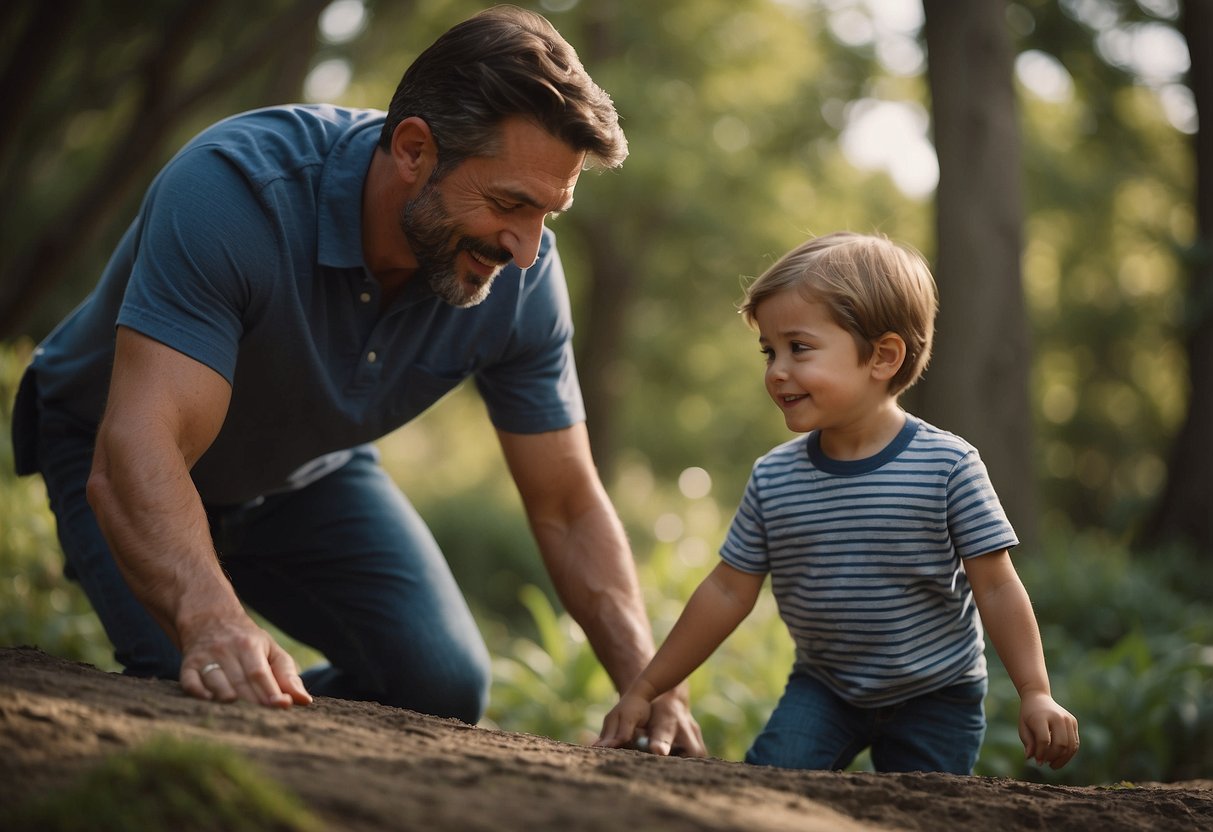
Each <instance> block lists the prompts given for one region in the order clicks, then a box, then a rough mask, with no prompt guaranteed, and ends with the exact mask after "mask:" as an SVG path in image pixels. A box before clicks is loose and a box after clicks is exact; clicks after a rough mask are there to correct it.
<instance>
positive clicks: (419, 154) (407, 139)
mask: <svg viewBox="0 0 1213 832" xmlns="http://www.w3.org/2000/svg"><path fill="white" fill-rule="evenodd" d="M391 153H392V163H393V165H394V166H395V168H396V171H397V172H398V173H399V174H400V178H401V179H402V180H403V181H404V183H405V184H406V185H415V184H417V183H419V182H424V181H426V180H427V179H429V177H430V174H431V173H432V172H433V171H434V168H435V166H436V165H437V164H438V145H437V143H436V142H435V141H434V134H433V133H431V132H430V126H429V125H428V124H426V123H425V120H424V119H422V118H419V117H417V116H409V117H408V118H406V119H404V120H402V121H401V122H400V123H399V124H397V125H396V130H395V131H394V132H393V133H392V145H391Z"/></svg>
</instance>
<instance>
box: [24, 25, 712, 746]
mask: <svg viewBox="0 0 1213 832" xmlns="http://www.w3.org/2000/svg"><path fill="white" fill-rule="evenodd" d="M626 155H627V145H626V140H625V139H624V136H623V133H622V131H621V130H620V129H619V125H618V119H617V115H616V113H615V111H614V108H613V106H612V104H611V101H610V98H609V97H608V96H607V94H606V93H605V92H603V91H602V90H601V89H600V88H598V87H597V86H596V85H595V84H594V83H593V81H591V80H590V78H589V77H588V76H587V75H586V73H585V70H584V69H583V68H582V66H581V64H580V62H579V61H578V59H577V56H576V54H575V53H574V51H573V50H572V48H571V47H570V46H569V45H568V44H567V43H566V42H565V41H564V40H563V39H562V38H561V37H560V35H559V34H558V33H557V32H556V31H555V29H553V28H552V27H551V25H550V24H549V23H548V22H547V21H546V20H544V19H543V18H542V17H540V16H538V15H535V14H532V13H530V12H525V11H522V10H520V9H517V8H513V7H499V8H496V9H491V10H489V11H486V12H484V13H481V14H479V15H477V16H476V17H473V18H471V19H470V20H468V21H465V22H464V23H462V24H460V25H458V26H456V27H454V28H453V29H451V30H450V31H449V32H447V33H446V34H445V35H443V36H442V37H441V38H440V39H439V40H438V41H436V42H435V43H434V44H433V45H432V46H431V47H430V48H429V49H427V50H426V51H425V52H424V53H423V54H422V55H421V56H420V57H419V58H418V59H417V61H416V62H415V63H414V64H413V65H412V66H411V67H410V68H409V70H408V71H407V72H406V73H405V75H404V77H403V79H402V80H401V83H400V86H399V88H398V89H397V92H396V95H395V96H394V98H393V100H392V103H391V106H390V108H389V111H388V113H386V115H385V114H384V113H380V112H375V111H354V110H345V109H339V108H334V107H300V106H296V107H284V108H272V109H268V110H262V111H257V112H254V113H247V114H244V115H241V116H236V117H233V118H231V119H228V120H226V121H224V122H220V123H219V124H218V125H215V126H214V127H212V128H210V129H209V130H207V131H205V132H203V133H202V134H201V135H200V136H198V137H197V138H195V139H194V140H193V141H192V142H191V143H190V144H188V145H187V146H186V147H185V148H184V149H183V150H182V151H181V152H179V153H178V154H177V156H176V157H175V158H174V159H173V160H172V161H171V162H170V163H169V164H168V165H167V166H166V168H165V169H164V170H163V171H162V172H161V173H160V175H159V176H158V177H157V178H156V180H155V182H154V183H153V184H152V186H151V188H150V189H149V191H148V193H147V195H146V197H145V200H144V202H143V205H142V207H141V209H140V212H139V215H138V216H137V217H136V219H135V221H134V223H133V224H132V226H131V228H130V229H129V230H128V232H127V233H126V235H125V236H124V238H123V239H122V241H121V243H120V244H119V246H118V249H117V251H116V252H115V253H114V255H113V258H112V259H111V261H110V263H109V265H108V266H107V268H106V271H105V273H104V275H103V276H102V279H101V281H100V283H99V285H98V287H97V289H96V290H95V291H94V292H93V293H92V294H91V295H90V296H89V298H88V299H87V300H86V301H85V302H84V303H83V304H82V305H81V306H80V308H78V309H77V310H76V311H75V312H74V313H73V314H72V315H71V316H70V317H69V318H68V319H66V320H65V321H64V322H63V323H62V324H61V325H60V326H59V327H58V328H57V329H56V330H55V332H53V333H52V334H51V335H50V336H49V337H48V339H47V340H46V341H45V342H44V343H43V344H42V345H41V346H40V347H39V349H38V350H37V352H36V354H35V358H34V361H33V363H32V366H31V368H30V371H29V372H28V373H27V375H26V378H25V379H24V380H23V383H22V390H21V393H20V394H19V396H18V403H17V411H18V412H17V415H16V417H15V418H14V444H15V447H16V450H17V457H18V468H19V470H20V471H21V472H23V473H32V472H33V471H35V470H37V471H40V472H41V473H42V475H43V477H44V479H45V480H46V483H47V489H48V493H49V495H50V501H51V506H52V508H53V510H54V512H55V515H56V518H57V521H58V527H59V535H60V540H61V541H62V544H63V549H64V552H65V554H66V558H67V569H68V572H69V574H71V575H73V576H74V577H75V578H76V579H78V580H79V581H80V583H81V584H82V585H83V587H84V589H85V591H86V592H87V594H88V596H89V598H90V599H91V601H92V603H93V606H94V608H95V609H96V611H97V613H98V615H99V616H100V618H101V620H102V622H103V623H104V625H105V627H106V631H107V633H108V634H109V636H110V638H111V640H112V641H113V643H114V646H115V655H116V657H117V658H118V660H119V661H120V662H121V663H122V664H123V665H124V666H125V667H126V670H127V672H128V673H132V674H137V675H143V676H159V677H169V678H179V679H180V683H181V686H182V688H183V689H184V690H185V691H186V692H187V693H188V694H190V695H191V696H195V697H199V698H202V699H213V700H218V701H232V700H236V699H241V700H246V701H250V702H257V703H261V704H263V705H269V706H278V707H289V706H291V705H292V704H304V703H307V702H309V701H311V695H312V694H323V695H328V696H339V697H346V698H359V699H370V700H376V701H380V702H384V703H387V704H391V705H397V706H401V707H408V708H413V709H416V710H420V711H425V712H428V713H433V714H438V715H444V716H452V717H457V718H460V719H463V720H466V721H469V722H475V721H476V720H478V719H479V718H480V716H481V715H482V713H483V710H484V707H485V703H486V699H487V692H488V685H489V662H488V656H487V651H486V649H485V646H484V643H483V641H482V640H481V637H480V635H479V633H478V632H477V630H476V627H475V624H474V622H473V620H472V617H471V615H470V613H469V611H468V609H467V606H466V603H465V601H464V599H463V597H462V595H461V594H460V592H459V590H458V588H457V587H456V585H455V583H454V580H453V579H452V577H451V574H450V571H449V569H448V567H447V564H446V562H445V560H444V559H443V556H442V554H441V552H440V551H439V550H438V547H437V545H436V543H435V542H434V540H433V538H432V537H431V535H430V533H429V531H428V529H426V527H425V525H424V523H423V522H422V521H421V520H420V518H419V517H418V516H417V515H416V513H415V512H414V510H413V509H412V507H411V505H410V504H409V503H408V502H407V500H406V498H405V497H404V495H403V494H402V493H401V492H400V491H399V489H398V488H396V487H395V486H394V485H393V484H392V483H390V482H389V481H388V479H387V477H386V475H385V474H384V472H383V471H382V469H381V468H380V467H379V465H378V464H377V457H376V454H375V452H374V449H373V448H372V447H371V446H370V445H368V444H367V443H369V442H371V441H372V440H374V439H376V438H378V437H380V436H383V435H384V434H386V433H388V432H389V431H391V430H393V429H395V428H396V427H398V426H399V425H401V424H403V423H405V422H407V421H408V420H409V419H411V418H412V417H414V416H415V415H417V414H418V413H420V412H421V411H423V410H424V409H425V408H427V407H428V406H429V405H431V404H432V403H434V402H435V401H437V400H438V399H439V398H440V397H441V396H442V395H444V394H445V393H446V392H448V391H449V390H451V389H452V388H453V387H454V386H455V385H457V384H458V383H459V382H460V381H461V380H463V379H464V378H466V377H472V378H474V379H475V381H476V383H477V386H478V388H479V390H480V392H481V395H482V397H483V398H484V400H485V402H486V406H487V408H488V412H489V415H490V417H491V419H492V421H493V424H494V426H495V428H496V430H497V435H498V438H499V440H500V444H501V447H502V449H503V451H504V454H505V458H506V461H507V463H508V466H509V469H510V472H511V474H512V476H513V478H514V480H515V482H516V483H517V486H518V489H519V492H520V493H521V495H522V500H523V503H524V505H525V509H526V512H527V515H528V519H529V521H530V525H531V528H532V529H533V531H534V534H535V537H536V541H537V543H538V546H539V550H540V552H541V553H542V556H543V559H544V562H545V565H546V567H547V569H548V571H549V573H550V574H551V577H552V580H553V582H554V584H555V586H556V588H557V591H558V592H559V594H560V596H561V598H562V600H563V602H564V604H565V605H566V607H567V608H568V609H569V611H570V612H571V613H572V615H573V616H574V617H575V618H576V620H577V621H578V622H579V623H580V624H581V626H582V627H583V628H584V629H585V631H586V633H587V635H588V637H589V639H590V641H591V644H592V645H593V647H594V650H595V652H596V653H597V655H598V656H599V658H600V660H601V661H602V662H603V665H604V667H605V668H606V669H607V671H608V673H609V674H610V675H611V677H612V680H613V681H614V683H615V684H616V686H617V687H619V688H620V689H623V688H625V687H626V686H627V685H628V683H630V681H631V680H632V679H633V678H634V677H635V676H636V674H637V673H639V671H640V670H641V669H642V668H643V667H644V665H645V663H646V662H647V660H648V659H649V657H650V656H651V654H652V651H653V644H652V637H651V633H650V630H649V626H648V622H647V620H646V617H645V614H644V609H643V605H642V602H641V598H640V594H639V591H638V587H637V583H636V577H635V571H634V568H633V564H632V560H631V555H630V551H629V548H628V545H627V542H626V540H625V537H624V534H623V531H622V527H621V524H620V522H619V520H618V518H617V516H616V514H615V511H614V509H613V507H612V506H611V504H610V502H609V500H608V498H607V496H606V493H605V490H604V488H603V486H602V484H601V482H600V480H599V478H598V475H597V473H596V471H595V468H594V465H593V461H592V459H591V456H590V452H589V445H588V441H587V434H586V428H585V425H584V409H583V405H582V401H581V395H580V390H579V387H578V384H577V376H576V370H575V367H574V363H573V356H572V350H571V345H570V337H571V331H572V325H571V322H570V320H569V309H568V297H567V290H566V287H565V283H564V276H563V271H562V268H561V265H560V261H559V258H558V256H557V253H556V250H555V246H554V241H553V237H552V235H551V233H550V232H548V231H547V230H546V229H545V228H544V221H545V218H546V217H547V216H549V215H552V214H555V213H558V212H561V211H564V210H566V209H567V208H569V206H570V205H571V204H572V202H573V190H574V187H575V186H576V184H577V179H578V176H579V174H580V172H581V170H582V168H583V167H584V166H586V165H588V164H597V165H599V166H602V167H608V168H609V167H617V166H618V165H620V164H621V163H622V162H623V159H624V158H625V157H626ZM111 367H112V371H111ZM469 510H474V508H472V507H469ZM245 604H247V605H248V606H249V607H250V608H252V609H255V610H258V611H259V612H261V613H262V614H264V615H265V616H266V617H267V618H268V619H269V620H271V621H273V622H275V623H276V624H277V625H278V626H280V627H281V628H282V629H283V630H284V631H285V632H287V633H290V634H291V635H292V636H294V637H296V638H298V639H300V640H301V641H303V642H305V643H307V644H310V645H312V646H314V647H316V648H317V649H319V650H320V651H322V652H323V653H324V654H325V656H326V657H327V658H328V660H329V662H330V664H329V665H327V666H324V667H321V668H315V669H313V670H309V671H308V672H307V673H306V674H304V675H303V676H302V677H301V676H300V675H299V673H298V671H297V669H296V667H295V664H294V661H293V660H292V659H291V657H290V656H289V655H288V654H287V653H286V652H285V651H284V650H282V648H281V647H280V646H279V645H277V644H276V643H275V642H274V640H273V639H272V638H271V637H270V636H269V634H267V633H266V632H265V631H264V630H262V629H261V628H260V627H258V626H257V625H256V624H255V623H254V622H253V621H252V619H251V618H250V617H249V615H248V614H247V613H246V611H245ZM157 624H158V625H159V626H157ZM649 734H650V736H651V738H652V739H654V740H657V739H662V740H665V741H667V742H671V743H673V744H674V745H676V746H681V747H682V748H683V749H685V751H686V752H687V753H690V754H703V753H704V750H703V744H702V739H701V737H700V735H699V729H698V726H697V725H696V724H695V723H694V721H693V720H692V719H691V717H690V713H689V709H688V707H687V700H686V695H685V690H683V691H678V692H677V693H676V694H674V695H672V696H669V697H667V698H666V699H665V700H664V701H663V702H662V703H661V708H660V714H659V716H656V717H655V718H654V719H653V721H652V722H651V723H650V725H649Z"/></svg>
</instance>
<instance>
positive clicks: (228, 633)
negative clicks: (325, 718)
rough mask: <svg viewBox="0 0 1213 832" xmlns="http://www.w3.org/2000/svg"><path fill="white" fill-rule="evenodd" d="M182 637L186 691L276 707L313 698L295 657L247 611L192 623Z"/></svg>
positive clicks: (306, 701) (231, 700)
mask: <svg viewBox="0 0 1213 832" xmlns="http://www.w3.org/2000/svg"><path fill="white" fill-rule="evenodd" d="M182 636H183V637H182V642H183V648H182V654H183V656H184V658H183V660H182V662H181V687H182V689H183V690H184V691H185V692H186V693H188V694H189V695H190V696H194V697H197V698H198V699H210V700H218V701H219V702H234V701H236V700H237V699H240V700H243V701H245V702H253V703H256V704H259V705H266V706H269V707H275V708H289V707H291V705H307V704H309V703H310V702H311V701H312V697H311V694H309V693H308V692H307V690H306V689H305V688H304V687H303V680H302V679H300V678H299V670H298V668H297V667H296V665H295V660H294V659H292V658H291V656H290V654H289V653H287V652H286V651H285V650H283V649H282V648H281V647H280V646H278V644H277V643H276V642H275V641H274V639H273V638H272V637H271V636H270V634H269V633H267V632H266V631H265V630H263V629H261V628H260V627H258V626H257V625H256V624H255V623H253V620H252V619H250V618H249V617H248V616H247V615H244V614H241V617H240V618H239V619H237V620H231V619H230V618H229V619H223V620H211V621H208V622H206V623H205V624H202V625H195V626H194V627H193V628H192V631H191V633H189V634H186V633H183V634H182ZM187 639H188V640H187Z"/></svg>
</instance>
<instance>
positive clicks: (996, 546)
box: [948, 450, 1019, 558]
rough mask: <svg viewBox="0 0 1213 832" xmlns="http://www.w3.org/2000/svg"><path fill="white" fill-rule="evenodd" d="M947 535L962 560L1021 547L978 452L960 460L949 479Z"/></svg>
mask: <svg viewBox="0 0 1213 832" xmlns="http://www.w3.org/2000/svg"><path fill="white" fill-rule="evenodd" d="M948 531H949V533H950V535H951V537H952V543H953V545H954V546H955V548H956V551H957V553H958V554H959V555H960V556H961V557H962V558H967V557H973V556H975V555H985V554H989V553H990V552H997V551H1000V550H1002V549H1009V548H1011V547H1013V546H1017V545H1018V544H1019V539H1018V538H1017V537H1016V536H1015V530H1014V529H1013V528H1012V527H1011V523H1010V521H1009V520H1008V519H1007V514H1006V511H1004V510H1003V507H1002V503H1001V502H999V500H998V495H997V494H996V493H995V491H994V486H993V484H992V483H991V482H990V475H989V473H988V472H987V471H986V466H985V463H984V462H982V461H981V457H980V456H979V455H978V454H977V452H976V451H975V450H970V451H969V452H968V453H966V454H965V455H964V456H963V457H961V459H960V461H959V462H957V464H956V466H955V467H954V468H953V469H952V473H951V476H950V477H949V478H948Z"/></svg>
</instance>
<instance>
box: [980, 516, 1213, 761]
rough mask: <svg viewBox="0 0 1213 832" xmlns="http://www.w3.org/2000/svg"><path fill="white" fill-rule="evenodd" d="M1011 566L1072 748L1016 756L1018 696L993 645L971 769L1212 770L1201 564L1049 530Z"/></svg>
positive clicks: (1211, 659) (1209, 642)
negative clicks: (1071, 753)
mask: <svg viewBox="0 0 1213 832" xmlns="http://www.w3.org/2000/svg"><path fill="white" fill-rule="evenodd" d="M1051 540H1052V545H1051V546H1050V547H1049V548H1048V549H1046V551H1044V552H1042V553H1040V554H1037V555H1024V556H1022V557H1018V558H1017V559H1016V565H1017V568H1018V570H1019V572H1020V575H1021V577H1022V578H1023V581H1024V584H1025V585H1026V586H1027V588H1028V592H1029V593H1030V594H1031V596H1032V600H1033V603H1034V605H1035V607H1036V615H1037V618H1038V620H1039V621H1040V624H1041V634H1042V638H1043V639H1044V644H1045V653H1046V658H1047V660H1048V664H1049V671H1050V676H1051V680H1052V684H1053V695H1054V698H1056V699H1057V700H1058V701H1059V702H1060V703H1061V704H1062V706H1063V707H1065V708H1067V709H1068V710H1069V711H1070V712H1071V713H1073V714H1074V715H1075V716H1076V717H1078V727H1079V733H1080V734H1081V737H1082V747H1081V750H1080V751H1079V753H1078V756H1077V757H1075V759H1074V760H1073V761H1072V762H1071V763H1070V765H1069V766H1067V767H1066V768H1065V769H1062V770H1061V771H1060V772H1053V771H1052V770H1050V769H1041V768H1038V767H1036V766H1035V765H1034V764H1028V763H1025V762H1024V761H1023V760H1022V757H1023V746H1022V744H1021V743H1020V742H1019V738H1018V735H1017V724H1018V714H1019V700H1018V697H1017V695H1016V693H1015V690H1014V688H1013V687H1012V685H1011V683H1010V680H1009V679H1008V678H1007V675H1006V673H1005V671H1004V670H1003V669H1002V667H1001V665H1000V663H999V662H998V657H997V655H996V654H994V652H993V651H992V650H991V651H988V653H989V659H990V695H989V697H988V699H987V700H986V712H987V717H988V718H989V722H990V731H989V735H988V737H987V738H986V744H985V747H984V749H983V751H982V757H981V760H980V762H979V764H978V765H979V768H978V770H979V772H980V773H984V774H990V775H997V776H1004V777H1018V778H1022V779H1031V780H1043V781H1048V782H1061V783H1071V784H1081V785H1086V784H1091V783H1112V782H1116V781H1118V780H1123V779H1128V780H1135V781H1173V780H1185V779H1194V778H1203V777H1208V776H1209V774H1210V772H1213V608H1211V607H1210V605H1209V604H1208V594H1209V591H1210V587H1211V586H1213V583H1211V582H1210V574H1209V570H1210V564H1209V563H1208V562H1207V561H1205V560H1203V559H1200V558H1198V557H1194V556H1191V555H1188V556H1185V555H1183V553H1179V552H1175V553H1169V554H1168V555H1167V556H1165V557H1159V558H1157V559H1155V560H1152V561H1151V560H1131V559H1130V558H1129V557H1128V555H1127V554H1126V552H1125V551H1124V550H1123V549H1118V548H1115V547H1112V546H1109V545H1107V544H1106V542H1104V541H1100V540H1097V539H1094V538H1067V539H1065V540H1064V541H1063V540H1062V539H1060V538H1058V537H1056V536H1055V537H1053V538H1052V539H1051Z"/></svg>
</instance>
